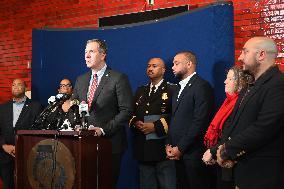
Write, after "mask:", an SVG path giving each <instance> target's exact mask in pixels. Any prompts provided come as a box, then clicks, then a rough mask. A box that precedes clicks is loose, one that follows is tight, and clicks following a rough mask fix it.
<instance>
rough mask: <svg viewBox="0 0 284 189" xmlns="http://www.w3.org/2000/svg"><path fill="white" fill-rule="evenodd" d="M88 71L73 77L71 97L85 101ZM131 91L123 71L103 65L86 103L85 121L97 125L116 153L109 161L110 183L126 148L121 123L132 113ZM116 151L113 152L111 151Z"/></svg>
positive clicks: (117, 171)
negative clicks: (86, 119)
mask: <svg viewBox="0 0 284 189" xmlns="http://www.w3.org/2000/svg"><path fill="white" fill-rule="evenodd" d="M91 75H92V72H91V71H89V72H87V73H85V74H83V75H81V76H79V77H78V78H77V80H76V84H75V88H74V97H75V98H77V99H78V100H79V101H80V102H81V101H86V102H87V93H88V88H89V82H90V79H91ZM132 98H133V96H132V91H131V87H130V84H129V81H128V78H127V76H126V75H124V74H122V73H119V72H116V71H113V70H111V69H109V68H107V69H106V70H105V72H104V75H103V76H102V78H101V81H100V83H99V85H98V87H97V89H96V92H95V95H94V99H93V101H92V104H91V107H90V110H89V111H90V112H89V113H90V116H89V117H87V118H88V124H89V125H94V126H95V127H101V128H102V129H103V131H104V132H105V136H104V137H105V138H107V139H110V140H111V143H112V154H113V159H114V157H115V156H116V157H117V156H118V158H115V159H118V160H117V161H116V163H114V161H113V165H112V169H113V179H114V180H113V184H115V183H116V181H117V177H118V174H119V168H120V159H121V155H122V153H123V152H124V150H125V149H126V148H127V140H126V132H125V124H126V123H127V122H128V120H129V119H130V117H131V113H132ZM115 154H116V155H115Z"/></svg>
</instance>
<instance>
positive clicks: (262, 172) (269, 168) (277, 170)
mask: <svg viewBox="0 0 284 189" xmlns="http://www.w3.org/2000/svg"><path fill="white" fill-rule="evenodd" d="M276 57H277V45H276V43H275V41H273V40H272V39H270V38H268V37H254V38H251V39H249V40H248V41H247V42H246V43H245V45H244V47H243V49H242V53H241V55H240V56H239V58H238V59H239V61H241V62H242V63H243V66H244V69H245V70H247V71H249V72H250V73H251V74H252V75H253V76H254V78H255V82H254V83H253V84H252V85H251V86H250V87H249V88H247V89H245V90H242V91H241V93H240V96H239V99H238V101H237V103H236V105H235V107H234V110H233V112H232V114H231V116H230V117H229V119H230V128H229V129H227V130H226V133H224V134H225V136H226V137H227V138H228V140H227V141H225V143H224V144H222V145H221V146H219V148H218V151H217V161H218V163H219V165H220V166H223V167H228V166H231V167H233V168H234V179H235V184H236V186H237V188H240V189H268V188H273V189H282V188H284V172H283V169H284V164H283V162H282V160H283V159H284V148H283V146H284V137H283V135H284V127H283V126H284V108H283V107H284V74H283V73H281V71H279V69H278V67H277V65H275V58H276Z"/></svg>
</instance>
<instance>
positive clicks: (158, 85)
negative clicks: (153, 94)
mask: <svg viewBox="0 0 284 189" xmlns="http://www.w3.org/2000/svg"><path fill="white" fill-rule="evenodd" d="M163 81H164V79H162V80H161V81H159V83H157V84H156V85H155V87H156V90H157V89H158V88H159V87H160V85H161V84H162V83H163ZM153 86H154V85H153V83H151V84H150V88H151V89H152V87H153Z"/></svg>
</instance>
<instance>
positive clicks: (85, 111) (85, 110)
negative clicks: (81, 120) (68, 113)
mask: <svg viewBox="0 0 284 189" xmlns="http://www.w3.org/2000/svg"><path fill="white" fill-rule="evenodd" d="M79 114H80V116H81V117H83V116H90V114H89V107H88V104H87V103H86V102H85V101H82V102H81V103H80V105H79Z"/></svg>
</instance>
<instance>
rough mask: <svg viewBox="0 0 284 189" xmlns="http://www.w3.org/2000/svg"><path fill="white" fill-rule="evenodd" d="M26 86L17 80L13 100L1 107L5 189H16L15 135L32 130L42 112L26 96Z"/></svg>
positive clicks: (0, 153)
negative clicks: (25, 130) (19, 131)
mask: <svg viewBox="0 0 284 189" xmlns="http://www.w3.org/2000/svg"><path fill="white" fill-rule="evenodd" d="M25 91H26V84H25V82H24V81H23V80H21V79H15V80H14V81H13V84H12V96H13V100H11V101H9V102H7V103H5V104H2V105H1V106H0V145H1V148H0V164H1V166H0V167H1V176H2V179H3V184H4V185H3V189H14V188H15V186H14V167H15V162H14V161H15V159H14V158H15V133H16V131H17V130H24V129H29V128H31V126H32V124H33V122H34V121H35V119H36V117H37V116H38V115H39V114H40V112H41V109H42V107H41V105H40V104H39V103H38V102H35V101H32V100H30V99H28V98H27V97H26V96H25Z"/></svg>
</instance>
